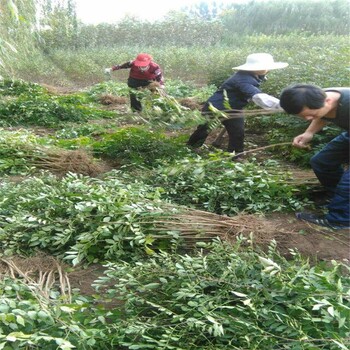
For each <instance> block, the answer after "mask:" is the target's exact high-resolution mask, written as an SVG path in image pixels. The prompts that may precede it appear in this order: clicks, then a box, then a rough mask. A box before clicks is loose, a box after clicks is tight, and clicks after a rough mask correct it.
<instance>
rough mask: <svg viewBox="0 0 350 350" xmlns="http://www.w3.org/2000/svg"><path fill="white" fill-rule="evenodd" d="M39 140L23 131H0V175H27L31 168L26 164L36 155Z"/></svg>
mask: <svg viewBox="0 0 350 350" xmlns="http://www.w3.org/2000/svg"><path fill="white" fill-rule="evenodd" d="M39 143H40V141H39V138H38V137H36V136H35V135H33V134H32V133H30V132H27V131H25V130H17V131H7V130H4V129H0V174H2V175H3V174H8V175H18V174H21V175H23V174H28V172H30V170H32V166H31V165H30V163H29V162H28V160H29V159H33V158H34V157H35V154H36V148H37V146H38V145H39Z"/></svg>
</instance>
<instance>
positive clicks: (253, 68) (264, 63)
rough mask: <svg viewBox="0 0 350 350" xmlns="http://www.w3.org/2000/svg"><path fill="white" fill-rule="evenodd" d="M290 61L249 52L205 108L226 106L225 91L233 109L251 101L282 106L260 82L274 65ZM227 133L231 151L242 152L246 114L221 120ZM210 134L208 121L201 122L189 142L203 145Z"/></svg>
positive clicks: (279, 65)
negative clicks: (264, 91) (277, 60)
mask: <svg viewBox="0 0 350 350" xmlns="http://www.w3.org/2000/svg"><path fill="white" fill-rule="evenodd" d="M287 66H288V63H284V62H274V59H273V57H272V56H271V55H270V54H268V53H253V54H250V55H248V57H247V59H246V63H245V64H243V65H241V66H238V67H233V68H232V69H237V70H238V71H237V72H236V73H235V74H233V75H232V76H231V77H230V78H228V79H227V80H226V81H225V82H224V83H223V84H222V85H221V86H220V88H219V89H218V90H217V91H216V92H215V93H214V94H213V95H212V96H211V97H209V99H208V100H207V102H206V103H205V105H204V107H203V109H202V112H204V113H205V114H207V112H208V111H210V109H209V104H211V105H213V106H214V107H215V108H217V109H219V110H225V109H226V108H225V106H224V102H225V96H224V91H226V93H227V98H228V102H229V104H230V106H231V108H232V109H236V110H242V109H243V108H244V107H245V106H246V105H247V104H248V103H249V102H250V101H253V102H254V103H255V104H256V105H258V106H259V107H262V108H264V109H280V107H279V100H278V99H277V98H275V97H273V96H270V95H267V94H264V93H262V91H261V90H260V84H261V83H262V82H263V81H264V80H265V79H266V74H267V73H268V72H269V71H270V70H273V69H280V68H285V67H287ZM222 124H223V125H224V126H225V128H226V130H227V133H228V137H229V140H228V147H227V151H228V152H230V153H231V152H235V153H236V154H237V153H241V152H243V146H244V118H243V117H239V114H238V115H237V116H236V117H235V118H231V119H225V120H223V121H222ZM208 135H209V126H208V123H206V124H203V125H199V126H198V127H197V129H196V130H195V131H194V133H193V134H192V135H191V136H190V138H189V140H188V142H187V145H188V146H190V147H200V146H202V145H203V143H204V142H205V140H206V138H207V137H208Z"/></svg>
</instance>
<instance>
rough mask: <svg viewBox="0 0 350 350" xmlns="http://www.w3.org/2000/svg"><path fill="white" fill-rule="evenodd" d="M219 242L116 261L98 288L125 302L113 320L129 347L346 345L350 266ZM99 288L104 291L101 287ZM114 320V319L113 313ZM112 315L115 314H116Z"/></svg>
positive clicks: (335, 349)
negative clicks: (349, 273) (175, 252)
mask: <svg viewBox="0 0 350 350" xmlns="http://www.w3.org/2000/svg"><path fill="white" fill-rule="evenodd" d="M241 244H242V245H243V244H244V241H241V243H240V244H236V245H235V246H232V245H227V244H222V243H220V242H216V243H213V244H210V245H204V244H203V246H204V247H205V248H206V249H205V251H199V252H198V253H197V254H192V255H176V256H174V255H168V254H165V253H163V254H159V255H157V256H156V257H153V258H151V259H149V260H147V261H142V262H139V263H133V264H130V263H124V264H121V263H110V264H108V265H107V267H108V269H107V271H105V274H106V276H104V277H101V278H100V279H99V280H98V281H97V283H95V285H96V287H98V288H100V289H101V292H103V289H102V288H101V287H102V286H105V287H106V288H108V290H107V292H106V298H107V299H108V300H110V299H112V300H113V299H114V298H118V299H119V300H120V301H122V302H123V303H122V305H121V306H120V307H121V308H122V312H121V315H125V316H122V318H123V322H121V321H120V313H118V317H116V319H115V321H112V322H111V325H113V328H114V330H115V333H114V334H115V336H116V339H118V341H119V344H121V345H123V346H125V347H126V348H127V349H154V350H158V349H167V350H170V349H177V350H195V349H198V350H214V349H215V350H219V349H222V350H224V349H225V350H226V349H237V350H246V349H259V350H270V349H299V350H312V349H329V350H340V349H344V350H345V349H346V348H347V347H346V344H347V338H348V335H349V331H350V328H349V323H348V322H347V321H348V319H349V308H350V304H349V298H348V296H349V290H350V280H349V278H348V276H343V275H342V269H345V271H349V268H348V266H343V265H342V264H340V263H336V262H333V266H331V267H328V268H327V267H325V266H310V264H309V263H308V262H307V261H306V260H304V259H303V258H301V257H300V256H299V254H298V253H297V252H295V251H292V252H291V253H292V256H293V257H292V258H291V259H290V260H286V259H285V258H283V257H281V256H280V255H279V254H278V253H277V252H276V250H275V248H276V247H275V246H274V244H272V245H271V246H270V249H269V251H268V252H267V253H264V252H260V251H253V250H251V249H249V247H244V252H242V251H241V249H240V248H243V247H241ZM99 291H100V290H99ZM112 317H113V316H112ZM111 320H113V318H112V319H111Z"/></svg>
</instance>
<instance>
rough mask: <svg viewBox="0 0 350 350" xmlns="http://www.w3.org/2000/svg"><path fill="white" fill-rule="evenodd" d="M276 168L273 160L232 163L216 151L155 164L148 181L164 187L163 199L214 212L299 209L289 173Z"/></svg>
mask: <svg viewBox="0 0 350 350" xmlns="http://www.w3.org/2000/svg"><path fill="white" fill-rule="evenodd" d="M276 168H277V163H276V162H270V164H265V166H264V168H262V167H261V166H258V165H257V164H255V163H253V162H250V163H248V162H246V163H237V162H232V161H231V160H230V157H226V159H225V157H224V158H223V157H222V155H220V153H218V154H216V155H215V154H213V155H212V156H211V158H209V159H202V158H200V157H198V158H196V159H190V158H187V159H183V160H181V161H178V162H177V163H176V165H175V166H172V167H159V168H157V169H156V170H155V174H154V176H153V177H152V180H151V181H152V183H154V184H156V185H157V186H161V187H162V188H163V189H164V194H163V196H164V197H165V198H167V199H170V200H172V201H174V202H175V203H179V204H182V205H186V206H192V207H196V208H200V209H204V210H207V211H210V212H214V213H217V214H227V215H235V214H238V213H240V212H247V213H258V212H272V211H288V210H296V209H300V208H301V207H302V206H303V202H304V200H300V199H298V198H297V196H296V193H297V192H298V191H299V190H300V188H299V189H297V188H296V187H294V186H293V185H291V184H288V181H287V180H288V177H289V174H288V173H287V172H286V171H276ZM144 181H147V179H144ZM148 181H149V180H148Z"/></svg>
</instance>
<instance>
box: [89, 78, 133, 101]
mask: <svg viewBox="0 0 350 350" xmlns="http://www.w3.org/2000/svg"><path fill="white" fill-rule="evenodd" d="M86 93H87V94H88V95H89V96H91V97H92V98H93V99H94V100H98V99H99V97H100V96H101V95H115V96H129V87H128V86H127V85H126V84H125V83H120V82H116V81H113V80H109V81H105V82H102V83H98V84H94V85H93V86H92V87H91V88H89V89H88V90H87V91H86Z"/></svg>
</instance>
